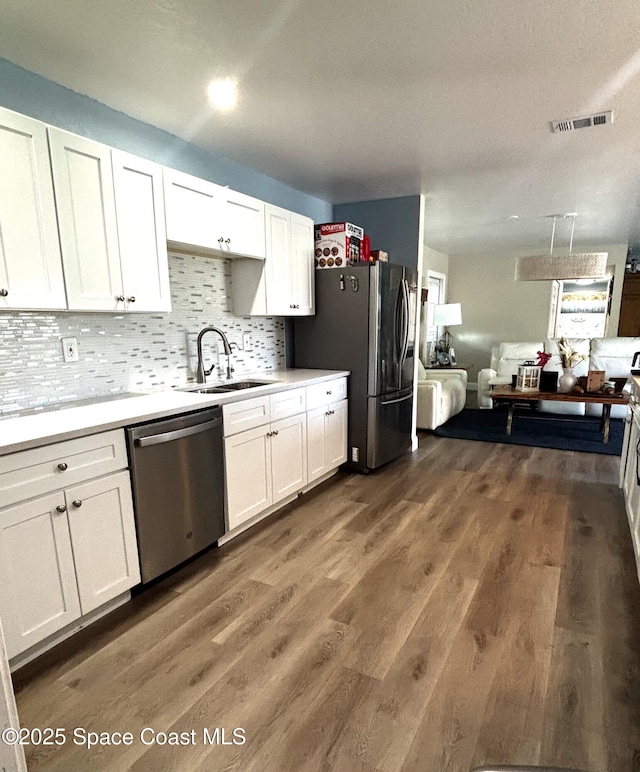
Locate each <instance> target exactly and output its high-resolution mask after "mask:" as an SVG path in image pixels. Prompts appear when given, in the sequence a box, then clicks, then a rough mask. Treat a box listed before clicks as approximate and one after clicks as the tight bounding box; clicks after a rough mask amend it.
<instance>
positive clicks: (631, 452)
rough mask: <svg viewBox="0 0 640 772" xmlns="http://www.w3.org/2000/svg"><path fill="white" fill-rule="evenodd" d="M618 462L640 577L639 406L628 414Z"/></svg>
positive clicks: (639, 575)
mask: <svg viewBox="0 0 640 772" xmlns="http://www.w3.org/2000/svg"><path fill="white" fill-rule="evenodd" d="M620 463H621V465H624V471H623V474H622V480H621V483H622V488H623V492H624V499H625V504H626V508H627V517H628V520H629V530H630V532H631V539H632V542H633V549H634V552H635V555H636V564H637V569H638V578H639V579H640V408H637V407H634V408H633V410H632V411H631V414H630V416H629V423H628V424H627V427H626V434H625V447H624V449H623V454H622V457H621V460H620Z"/></svg>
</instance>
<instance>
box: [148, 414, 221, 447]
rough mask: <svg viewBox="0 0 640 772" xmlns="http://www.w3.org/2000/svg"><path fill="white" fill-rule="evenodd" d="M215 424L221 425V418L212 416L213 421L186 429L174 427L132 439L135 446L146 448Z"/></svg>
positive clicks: (188, 435) (195, 432)
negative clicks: (170, 429)
mask: <svg viewBox="0 0 640 772" xmlns="http://www.w3.org/2000/svg"><path fill="white" fill-rule="evenodd" d="M216 426H222V418H214V419H213V421H205V422H204V423H202V424H196V425H195V426H188V427H187V428H186V429H176V430H175V431H172V432H163V433H162V434H151V435H149V437H138V438H137V439H135V440H134V441H133V444H134V445H135V446H136V447H137V448H146V447H148V446H149V445H160V444H161V443H163V442H173V441H174V440H181V439H182V438H183V437H191V435H193V434H200V432H208V431H209V430H210V429H214V428H215V427H216Z"/></svg>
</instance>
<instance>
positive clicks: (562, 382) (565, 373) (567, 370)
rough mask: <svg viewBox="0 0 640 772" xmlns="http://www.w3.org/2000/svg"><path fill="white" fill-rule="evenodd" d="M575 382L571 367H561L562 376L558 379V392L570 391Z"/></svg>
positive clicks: (576, 380)
mask: <svg viewBox="0 0 640 772" xmlns="http://www.w3.org/2000/svg"><path fill="white" fill-rule="evenodd" d="M577 382H578V379H577V378H576V376H575V374H574V372H573V367H563V368H562V375H561V376H560V377H559V378H558V391H571V389H572V388H573V387H574V386H575V385H576V383H577Z"/></svg>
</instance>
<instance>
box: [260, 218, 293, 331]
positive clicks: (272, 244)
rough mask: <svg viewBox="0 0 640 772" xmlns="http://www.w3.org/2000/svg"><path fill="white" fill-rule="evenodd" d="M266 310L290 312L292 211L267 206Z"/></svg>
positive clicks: (291, 298)
mask: <svg viewBox="0 0 640 772" xmlns="http://www.w3.org/2000/svg"><path fill="white" fill-rule="evenodd" d="M266 232H267V257H266V260H267V264H266V271H267V273H266V279H267V284H266V293H267V313H268V314H272V315H274V316H285V315H286V316H288V315H290V314H292V313H293V306H294V300H293V297H292V296H291V212H288V211H287V210H286V209H280V207H277V206H271V205H269V204H267V206H266Z"/></svg>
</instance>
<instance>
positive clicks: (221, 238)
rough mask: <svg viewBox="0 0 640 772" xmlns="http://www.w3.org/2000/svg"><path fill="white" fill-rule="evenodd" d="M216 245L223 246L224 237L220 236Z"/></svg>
mask: <svg viewBox="0 0 640 772" xmlns="http://www.w3.org/2000/svg"><path fill="white" fill-rule="evenodd" d="M218 244H224V236H220V238H219V239H218Z"/></svg>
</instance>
